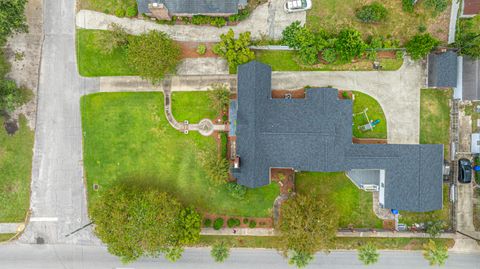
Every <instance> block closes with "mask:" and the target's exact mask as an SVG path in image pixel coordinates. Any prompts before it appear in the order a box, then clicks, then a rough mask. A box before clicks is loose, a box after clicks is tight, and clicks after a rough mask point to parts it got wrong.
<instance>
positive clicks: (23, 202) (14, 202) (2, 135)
mask: <svg viewBox="0 0 480 269" xmlns="http://www.w3.org/2000/svg"><path fill="white" fill-rule="evenodd" d="M0 121H1V125H0V126H1V128H0V222H23V221H24V220H25V214H26V212H27V210H28V208H29V204H30V178H31V171H32V148H33V140H34V132H33V131H32V130H30V129H29V127H28V126H27V120H26V118H25V117H23V116H21V117H20V119H19V123H18V124H19V129H18V131H17V132H16V133H15V134H14V135H13V136H10V135H8V134H7V132H6V131H5V128H3V123H4V121H5V118H4V117H3V116H2V117H0Z"/></svg>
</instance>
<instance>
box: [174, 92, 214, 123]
mask: <svg viewBox="0 0 480 269" xmlns="http://www.w3.org/2000/svg"><path fill="white" fill-rule="evenodd" d="M210 103H211V102H210V99H209V97H208V94H206V93H205V92H173V93H172V113H173V116H174V117H175V119H176V120H177V121H179V122H182V121H184V120H188V121H189V122H190V123H198V122H199V121H200V120H202V119H205V118H207V119H211V120H213V119H215V118H216V117H217V116H218V113H217V111H214V110H212V108H211V106H209V105H210Z"/></svg>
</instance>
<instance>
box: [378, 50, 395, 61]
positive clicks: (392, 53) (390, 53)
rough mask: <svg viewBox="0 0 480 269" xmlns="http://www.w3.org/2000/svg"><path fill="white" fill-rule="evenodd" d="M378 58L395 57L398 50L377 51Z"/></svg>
mask: <svg viewBox="0 0 480 269" xmlns="http://www.w3.org/2000/svg"><path fill="white" fill-rule="evenodd" d="M377 58H379V59H395V58H397V52H396V51H394V50H382V51H377Z"/></svg>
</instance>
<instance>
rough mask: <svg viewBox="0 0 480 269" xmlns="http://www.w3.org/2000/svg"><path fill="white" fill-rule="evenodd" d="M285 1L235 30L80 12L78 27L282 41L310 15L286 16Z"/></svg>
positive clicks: (203, 38) (277, 0) (206, 39)
mask: <svg viewBox="0 0 480 269" xmlns="http://www.w3.org/2000/svg"><path fill="white" fill-rule="evenodd" d="M283 3H284V1H283V0H270V1H269V3H266V4H263V5H260V6H258V7H257V8H256V9H255V10H254V11H253V12H252V14H251V15H250V17H249V18H247V19H246V20H244V21H241V22H240V23H239V24H238V25H235V26H226V27H222V28H217V27H213V26H198V25H165V24H158V23H156V22H152V21H149V20H140V19H128V18H118V17H115V16H113V15H107V14H104V13H100V12H96V11H91V10H80V11H79V12H78V14H77V17H76V25H77V26H78V27H80V28H86V29H100V30H106V29H107V27H108V25H110V24H111V23H116V24H119V25H121V26H122V27H124V28H125V29H127V31H128V32H130V33H132V34H141V33H144V32H148V31H150V30H158V31H163V32H166V33H167V34H168V35H170V36H171V37H172V38H173V39H174V40H179V41H200V42H216V41H219V40H220V34H224V33H226V32H228V30H229V29H233V30H234V31H235V33H236V34H238V33H240V32H246V31H250V32H251V33H252V37H253V38H255V39H260V38H262V37H263V36H268V37H269V38H273V39H280V38H281V37H282V31H283V29H285V27H287V26H288V25H290V24H291V23H292V22H294V21H300V22H301V23H305V21H306V12H297V13H286V12H285V11H284V10H283V6H282V5H283Z"/></svg>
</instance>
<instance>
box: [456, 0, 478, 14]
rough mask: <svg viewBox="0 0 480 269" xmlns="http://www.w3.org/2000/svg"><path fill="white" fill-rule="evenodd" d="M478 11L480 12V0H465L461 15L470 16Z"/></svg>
mask: <svg viewBox="0 0 480 269" xmlns="http://www.w3.org/2000/svg"><path fill="white" fill-rule="evenodd" d="M478 13H480V0H463V4H462V15H461V17H463V18H469V17H473V16H475V15H477V14H478Z"/></svg>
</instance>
